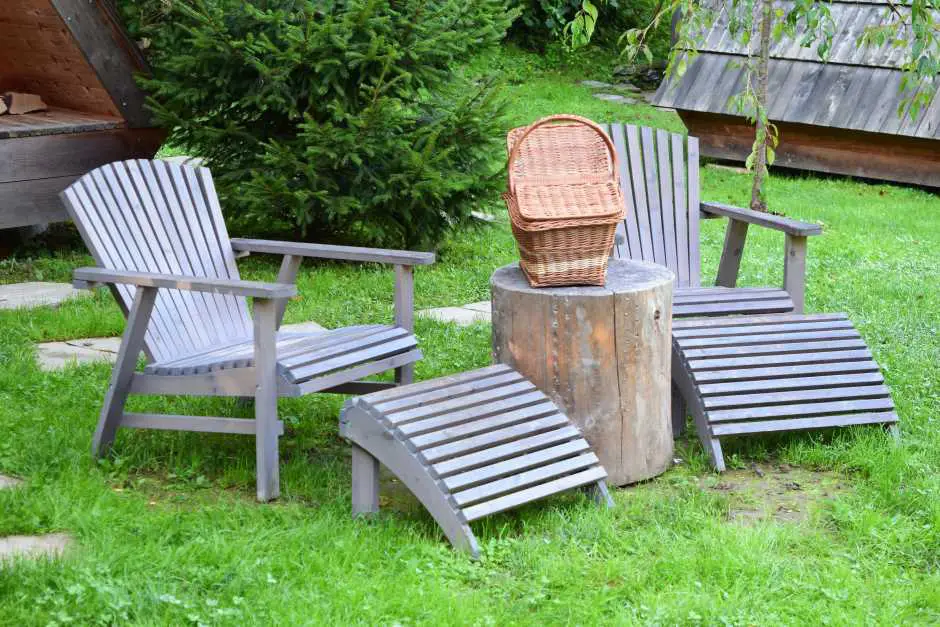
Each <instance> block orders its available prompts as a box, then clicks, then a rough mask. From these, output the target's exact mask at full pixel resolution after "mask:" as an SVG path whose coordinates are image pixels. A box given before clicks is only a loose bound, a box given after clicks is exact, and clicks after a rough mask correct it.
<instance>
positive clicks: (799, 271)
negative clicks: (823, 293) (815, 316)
mask: <svg viewBox="0 0 940 627" xmlns="http://www.w3.org/2000/svg"><path fill="white" fill-rule="evenodd" d="M784 256H785V258H786V262H785V263H784V266H783V289H785V290H786V291H787V293H788V294H789V295H790V298H792V299H793V308H794V311H796V312H797V313H803V310H804V308H805V303H806V237H805V236H798V235H791V234H789V233H788V234H787V237H786V241H785V245H784Z"/></svg>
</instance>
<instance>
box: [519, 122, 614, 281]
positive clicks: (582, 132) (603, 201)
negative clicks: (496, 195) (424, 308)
mask: <svg viewBox="0 0 940 627" xmlns="http://www.w3.org/2000/svg"><path fill="white" fill-rule="evenodd" d="M507 149H508V151H509V164H508V169H509V193H507V194H505V195H504V196H503V198H504V200H505V201H506V207H507V208H508V210H509V217H510V222H511V224H512V232H513V235H514V236H515V238H516V242H517V243H518V245H519V256H520V258H521V262H520V264H519V265H520V267H521V268H522V271H523V272H524V273H525V275H526V278H527V279H528V280H529V283H530V284H531V285H532V286H533V287H548V286H562V285H603V284H604V281H605V276H606V274H607V260H608V258H609V256H610V251H611V249H612V247H613V244H614V232H615V231H616V228H617V224H618V223H619V222H620V221H621V220H623V217H624V202H623V196H622V195H621V192H620V180H619V177H618V174H617V173H618V169H617V156H616V155H617V153H616V150H615V148H614V145H613V142H612V141H611V140H610V138H609V137H608V136H607V134H606V133H605V132H604V131H603V130H602V129H601V128H600V127H599V126H597V125H596V124H594V123H593V122H591V121H590V120H587V119H585V118H581V117H578V116H570V115H559V116H549V117H547V118H543V119H541V120H539V121H537V122H535V123H534V124H532V125H531V126H528V127H523V128H517V129H514V130H513V131H511V132H510V133H509V135H508V136H507Z"/></svg>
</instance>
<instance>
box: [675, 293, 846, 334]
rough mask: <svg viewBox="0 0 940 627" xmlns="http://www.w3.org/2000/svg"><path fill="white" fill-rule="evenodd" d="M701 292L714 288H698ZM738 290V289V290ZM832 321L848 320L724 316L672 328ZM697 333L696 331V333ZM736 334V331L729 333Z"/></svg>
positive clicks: (838, 315) (840, 317)
mask: <svg viewBox="0 0 940 627" xmlns="http://www.w3.org/2000/svg"><path fill="white" fill-rule="evenodd" d="M700 289H703V290H709V289H715V288H700ZM738 289H740V288H738ZM832 320H848V318H847V316H846V315H845V314H844V313H828V314H827V313H823V314H774V315H771V316H725V317H723V318H696V319H691V320H676V321H675V322H674V323H673V327H674V328H675V329H676V330H677V331H678V330H682V331H686V330H691V329H696V330H697V329H721V328H724V327H737V326H762V325H768V324H769V325H789V324H807V323H811V322H826V321H832ZM696 332H698V331H696ZM730 332H731V333H737V331H730Z"/></svg>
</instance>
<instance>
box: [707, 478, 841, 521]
mask: <svg viewBox="0 0 940 627" xmlns="http://www.w3.org/2000/svg"><path fill="white" fill-rule="evenodd" d="M701 486H702V488H703V489H705V490H708V491H710V492H718V493H721V494H725V495H727V496H728V501H729V508H728V521H729V522H733V523H736V524H741V525H753V524H756V523H758V522H762V521H773V522H778V523H800V522H803V521H805V520H807V519H808V518H809V517H810V516H811V514H812V513H813V512H814V511H815V510H817V509H819V507H821V506H823V505H824V504H825V503H826V502H827V501H829V500H831V499H833V498H835V497H836V496H838V495H839V494H840V493H845V492H848V491H849V490H851V485H850V484H849V482H848V481H847V480H846V478H845V477H844V476H842V475H839V474H838V473H835V472H831V471H816V470H808V469H805V468H797V467H793V466H789V465H787V464H753V465H752V466H751V467H750V468H748V469H746V470H729V471H727V472H724V473H722V474H721V475H719V476H717V477H707V478H703V479H702V480H701Z"/></svg>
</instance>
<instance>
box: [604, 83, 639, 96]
mask: <svg viewBox="0 0 940 627" xmlns="http://www.w3.org/2000/svg"><path fill="white" fill-rule="evenodd" d="M610 89H611V90H613V91H619V92H628V93H631V94H639V93H640V92H641V91H643V90H641V89H640V88H639V87H637V86H636V85H634V84H633V83H617V84H616V85H610Z"/></svg>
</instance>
